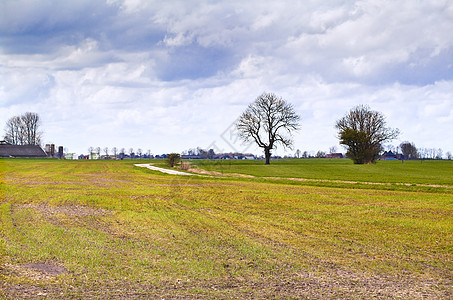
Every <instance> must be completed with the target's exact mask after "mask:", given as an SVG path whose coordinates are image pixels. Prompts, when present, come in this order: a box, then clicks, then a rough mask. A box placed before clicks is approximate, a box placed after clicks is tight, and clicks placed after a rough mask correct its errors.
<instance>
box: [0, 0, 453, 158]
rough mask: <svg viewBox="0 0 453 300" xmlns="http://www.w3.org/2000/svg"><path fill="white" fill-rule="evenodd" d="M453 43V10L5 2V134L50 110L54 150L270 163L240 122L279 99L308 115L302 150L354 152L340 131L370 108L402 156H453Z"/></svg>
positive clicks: (445, 3)
mask: <svg viewBox="0 0 453 300" xmlns="http://www.w3.org/2000/svg"><path fill="white" fill-rule="evenodd" d="M452 32H453V2H452V1H450V0H407V1H404V0H401V1H400V0H389V1H386V0H379V1H377V0H375V1H373V0H370V1H367V0H364V1H329V0H327V1H326V0H322V1H321V0H315V1H308V0H307V1H263V0H259V1H258V0H250V1H234V0H228V1H221V0H219V1H190V0H188V1H172V0H170V1H147V0H74V1H72V0H71V1H70V0H68V1H52V0H35V1H33V0H1V1H0V122H1V123H0V126H2V127H1V129H3V127H4V124H5V123H6V121H7V120H8V119H9V118H10V117H12V116H15V115H20V114H22V113H25V112H27V111H31V112H37V113H38V114H39V115H40V117H41V119H42V126H41V128H42V130H43V131H44V139H43V142H44V143H55V144H56V145H57V146H58V145H63V146H65V147H67V148H68V150H69V152H76V153H87V151H88V147H90V146H93V147H98V146H99V147H101V148H103V147H109V148H112V147H114V146H115V147H118V148H121V147H124V148H126V149H129V148H134V149H138V148H141V149H142V150H143V151H144V152H146V151H147V150H151V152H152V153H154V154H159V153H167V152H180V151H183V150H186V149H189V148H195V147H197V146H199V147H202V148H208V147H211V148H214V149H215V150H216V152H219V151H225V152H229V151H234V150H237V151H242V150H245V149H247V150H248V151H249V152H253V153H260V150H259V149H258V148H256V147H254V146H251V147H248V146H247V145H243V144H241V143H240V142H239V141H238V140H237V136H236V135H235V132H234V130H233V127H232V124H233V123H234V121H235V120H236V118H237V117H238V116H239V115H240V113H241V112H242V111H244V110H245V108H246V107H247V105H248V104H249V103H251V102H253V101H254V100H255V98H256V97H257V96H259V95H260V94H261V93H263V92H273V93H275V94H277V95H279V96H281V97H283V98H284V99H285V100H287V101H288V102H290V103H292V104H293V105H294V108H295V109H296V111H297V113H298V114H299V115H300V116H301V120H302V122H301V124H302V127H301V130H300V131H299V132H297V133H296V134H295V135H294V139H295V149H300V150H302V151H304V150H308V151H317V150H323V151H328V150H329V147H332V146H337V148H338V150H343V149H342V148H341V146H339V145H338V139H337V138H336V131H335V128H334V124H335V121H336V120H338V119H339V118H341V117H342V116H343V115H344V114H345V113H346V112H348V111H349V109H351V108H352V107H353V106H355V105H358V104H367V105H369V106H370V107H371V109H373V110H377V111H380V112H382V113H383V114H384V115H385V116H386V120H387V124H388V126H390V127H394V128H395V127H396V128H399V129H400V131H401V136H400V138H399V139H398V140H395V141H393V142H392V143H393V144H394V145H398V144H399V143H401V142H402V141H405V140H408V141H410V142H414V143H415V144H416V146H417V147H426V148H442V149H443V150H444V153H445V152H446V151H453V38H452ZM3 133H4V132H3V130H2V135H3ZM247 147H248V148H247ZM343 151H344V150H343ZM276 153H277V154H285V153H294V151H288V152H285V151H284V150H283V149H281V148H278V149H277V151H276Z"/></svg>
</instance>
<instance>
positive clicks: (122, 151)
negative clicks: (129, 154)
mask: <svg viewBox="0 0 453 300" xmlns="http://www.w3.org/2000/svg"><path fill="white" fill-rule="evenodd" d="M125 155H126V149H124V148H121V149H120V156H121V159H123V157H124V156H125Z"/></svg>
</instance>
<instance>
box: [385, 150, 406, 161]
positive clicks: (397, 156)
mask: <svg viewBox="0 0 453 300" xmlns="http://www.w3.org/2000/svg"><path fill="white" fill-rule="evenodd" d="M404 159H405V158H404V155H402V154H399V153H397V154H395V153H393V152H392V151H384V153H383V154H382V155H381V160H404Z"/></svg>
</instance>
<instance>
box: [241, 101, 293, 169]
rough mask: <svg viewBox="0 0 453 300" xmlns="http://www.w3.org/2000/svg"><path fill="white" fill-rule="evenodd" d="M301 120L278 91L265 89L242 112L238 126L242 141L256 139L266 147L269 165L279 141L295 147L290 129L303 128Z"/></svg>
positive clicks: (286, 145)
mask: <svg viewBox="0 0 453 300" xmlns="http://www.w3.org/2000/svg"><path fill="white" fill-rule="evenodd" d="M299 120H300V117H299V116H298V115H297V114H296V112H295V111H294V108H293V106H292V105H291V104H289V103H287V102H286V101H285V100H283V99H282V98H281V97H278V96H276V95H275V94H272V93H263V94H261V95H260V96H259V97H258V98H256V100H255V102H253V103H251V104H250V105H249V106H248V107H247V109H246V110H245V111H244V112H243V113H242V115H241V116H240V117H239V120H238V121H237V123H236V128H237V129H238V131H239V137H240V138H241V139H242V140H243V141H245V142H250V141H254V142H255V143H256V144H257V145H258V146H259V147H260V148H263V149H264V156H265V158H266V162H265V164H266V165H268V164H269V163H270V158H271V151H272V150H273V149H274V148H276V146H277V144H280V145H282V146H283V147H288V148H290V149H291V148H292V144H293V140H292V138H291V133H292V132H293V131H297V130H298V129H299V128H300V126H299ZM285 133H286V134H287V135H285Z"/></svg>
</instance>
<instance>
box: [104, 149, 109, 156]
mask: <svg viewBox="0 0 453 300" xmlns="http://www.w3.org/2000/svg"><path fill="white" fill-rule="evenodd" d="M103 150H104V154H105V158H109V147H104V149H103Z"/></svg>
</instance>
